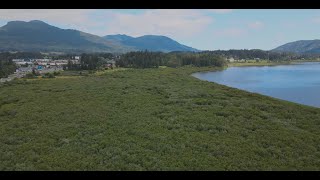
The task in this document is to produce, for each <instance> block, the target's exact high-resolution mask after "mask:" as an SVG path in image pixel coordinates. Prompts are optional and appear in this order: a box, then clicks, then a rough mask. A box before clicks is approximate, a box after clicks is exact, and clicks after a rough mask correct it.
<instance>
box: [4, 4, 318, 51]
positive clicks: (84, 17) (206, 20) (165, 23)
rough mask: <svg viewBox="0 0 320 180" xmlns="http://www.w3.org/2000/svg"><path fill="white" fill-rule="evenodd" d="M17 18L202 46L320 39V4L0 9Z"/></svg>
mask: <svg viewBox="0 0 320 180" xmlns="http://www.w3.org/2000/svg"><path fill="white" fill-rule="evenodd" d="M15 20H21V21H30V20H41V21H44V22H46V23H48V24H50V25H53V26H57V27H59V28H63V29H77V30H80V31H84V32H87V33H91V34H95V35H98V36H105V35H111V34H126V35H129V36H133V37H138V36H142V35H150V34H152V35H164V36H168V37H170V38H172V39H174V40H176V41H178V42H179V43H181V44H184V45H187V46H191V47H194V48H197V49H200V50H218V49H221V50H228V49H263V50H270V49H273V48H276V47H278V46H280V45H282V44H285V43H288V42H292V41H297V40H313V39H320V31H319V28H320V9H70V10H68V9H16V10H15V9H0V26H3V25H5V24H6V23H7V22H8V21H15Z"/></svg>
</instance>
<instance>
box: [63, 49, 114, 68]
mask: <svg viewBox="0 0 320 180" xmlns="http://www.w3.org/2000/svg"><path fill="white" fill-rule="evenodd" d="M80 56H81V60H80V64H74V63H72V62H71V61H69V62H68V64H67V65H65V66H63V68H64V69H68V70H95V69H98V68H99V67H101V66H102V65H104V64H106V63H109V62H110V61H111V60H112V59H114V58H115V55H113V54H111V53H94V54H86V53H83V54H81V55H80Z"/></svg>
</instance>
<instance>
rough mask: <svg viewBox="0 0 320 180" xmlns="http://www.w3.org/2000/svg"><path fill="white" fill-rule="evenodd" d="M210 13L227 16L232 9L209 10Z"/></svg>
mask: <svg viewBox="0 0 320 180" xmlns="http://www.w3.org/2000/svg"><path fill="white" fill-rule="evenodd" d="M208 11H209V12H213V13H218V14H226V13H231V12H232V11H233V10H232V9H208Z"/></svg>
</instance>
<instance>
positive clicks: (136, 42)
mask: <svg viewBox="0 0 320 180" xmlns="http://www.w3.org/2000/svg"><path fill="white" fill-rule="evenodd" d="M104 38H105V39H106V40H109V41H113V42H117V43H121V44H124V45H125V46H130V47H135V48H137V49H138V50H145V49H147V50H149V51H162V52H170V51H194V52H197V51H199V50H197V49H194V48H192V47H188V46H185V45H182V44H180V43H178V42H176V41H174V40H172V39H170V38H168V37H166V36H155V35H145V36H140V37H136V38H134V37H131V36H127V35H125V34H123V35H121V34H118V35H107V36H104Z"/></svg>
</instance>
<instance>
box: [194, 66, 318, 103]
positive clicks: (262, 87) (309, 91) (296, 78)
mask: <svg viewBox="0 0 320 180" xmlns="http://www.w3.org/2000/svg"><path fill="white" fill-rule="evenodd" d="M192 75H193V76H194V77H196V78H199V79H201V80H206V81H210V82H216V83H219V84H223V85H226V86H229V87H234V88H238V89H242V90H246V91H249V92H255V93H259V94H263V95H267V96H272V97H275V98H278V99H283V100H287V101H292V102H296V103H300V104H305V105H309V106H314V107H320V63H319V62H307V63H301V64H294V65H279V66H254V67H252V66H251V67H229V68H227V69H226V70H222V71H215V72H201V73H194V74H192Z"/></svg>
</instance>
